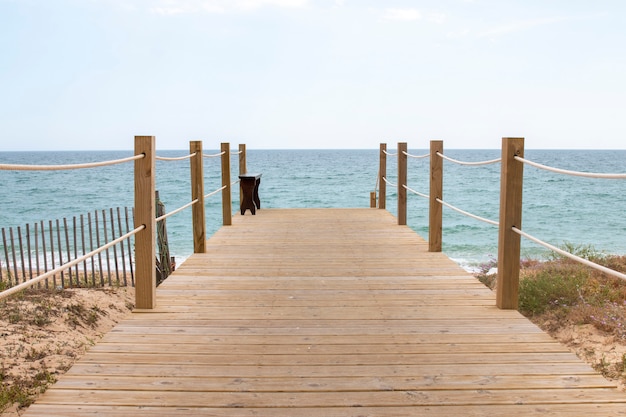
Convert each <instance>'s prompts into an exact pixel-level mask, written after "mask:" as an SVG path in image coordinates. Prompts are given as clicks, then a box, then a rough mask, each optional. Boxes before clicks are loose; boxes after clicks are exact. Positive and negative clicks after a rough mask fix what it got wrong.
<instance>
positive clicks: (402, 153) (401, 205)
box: [398, 142, 407, 226]
mask: <svg viewBox="0 0 626 417" xmlns="http://www.w3.org/2000/svg"><path fill="white" fill-rule="evenodd" d="M406 151H407V146H406V142H398V224H399V225H403V226H404V225H406V205H407V201H406V188H404V187H405V186H406V185H407V172H406V171H407V155H406Z"/></svg>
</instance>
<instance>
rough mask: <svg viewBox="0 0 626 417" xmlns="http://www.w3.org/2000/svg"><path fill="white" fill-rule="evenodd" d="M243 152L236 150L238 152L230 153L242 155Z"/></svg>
mask: <svg viewBox="0 0 626 417" xmlns="http://www.w3.org/2000/svg"><path fill="white" fill-rule="evenodd" d="M242 153H243V152H242V151H236V152H231V153H230V155H231V156H232V155H241V154H242Z"/></svg>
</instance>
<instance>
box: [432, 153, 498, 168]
mask: <svg viewBox="0 0 626 417" xmlns="http://www.w3.org/2000/svg"><path fill="white" fill-rule="evenodd" d="M437 156H439V157H440V158H442V159H445V160H446V161H450V162H454V163H455V164H459V165H469V166H479V165H491V164H497V163H499V162H502V158H496V159H490V160H488V161H477V162H467V161H459V160H458V159H453V158H450V157H449V156H446V155H444V154H442V153H441V152H437Z"/></svg>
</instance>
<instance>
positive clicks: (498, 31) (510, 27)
mask: <svg viewBox="0 0 626 417" xmlns="http://www.w3.org/2000/svg"><path fill="white" fill-rule="evenodd" d="M576 19H580V18H576V17H546V18H539V19H531V20H522V21H518V22H511V23H508V24H506V25H501V26H497V27H494V28H492V29H489V30H487V31H484V32H481V33H479V34H478V37H479V38H485V37H497V36H501V35H506V34H509V33H514V32H521V31H524V30H528V29H530V28H533V27H537V26H545V25H551V24H554V23H559V22H564V21H567V20H576Z"/></svg>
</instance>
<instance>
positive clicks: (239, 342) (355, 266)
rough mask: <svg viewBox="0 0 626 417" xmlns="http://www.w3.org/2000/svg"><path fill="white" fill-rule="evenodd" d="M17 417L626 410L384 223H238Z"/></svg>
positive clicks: (275, 216) (268, 213)
mask: <svg viewBox="0 0 626 417" xmlns="http://www.w3.org/2000/svg"><path fill="white" fill-rule="evenodd" d="M157 301H158V305H157V308H155V309H154V310H145V311H136V312H134V313H133V314H132V315H131V317H129V318H128V319H127V320H125V321H123V322H122V323H120V324H119V325H118V326H116V327H115V328H114V329H113V330H112V331H111V332H110V333H109V334H107V335H106V336H105V337H104V338H103V339H102V341H101V342H100V343H98V344H97V345H96V346H94V347H93V348H92V349H91V350H90V351H89V352H88V353H87V354H86V355H85V356H84V357H83V358H82V359H81V360H79V361H78V362H77V363H76V364H75V365H74V366H73V367H72V368H71V369H70V370H69V371H68V373H67V374H66V375H64V376H63V377H61V378H60V381H59V382H58V383H57V384H55V386H54V387H52V388H51V389H50V390H48V392H46V393H45V394H44V395H42V397H41V398H40V399H39V400H38V401H37V402H36V404H34V405H33V406H31V408H30V409H29V410H28V412H27V413H26V415H27V416H43V415H46V416H95V415H98V416H128V415H133V416H148V415H149V416H182V415H185V416H190V415H192V416H279V417H281V416H324V417H328V416H330V417H333V416H337V417H339V416H485V415H489V416H507V417H508V416H539V415H541V416H567V417H571V416H587V417H591V416H603V417H604V416H617V415H623V413H624V410H625V409H626V395H625V394H624V393H623V392H619V391H617V390H616V389H615V388H614V384H612V383H609V382H607V381H606V380H605V379H604V378H602V377H601V376H600V375H598V374H597V373H596V372H595V371H594V370H593V369H592V368H591V367H590V366H588V365H587V364H585V363H583V362H582V361H581V360H579V359H578V358H577V357H576V356H575V355H573V354H572V353H570V352H569V351H568V350H567V349H566V348H565V347H564V346H562V345H560V344H558V343H557V342H555V341H554V340H552V339H551V338H550V337H549V336H548V335H546V334H545V333H543V332H542V331H541V330H540V329H538V328H537V327H536V326H535V325H534V324H532V323H530V322H529V321H528V320H527V319H526V318H524V317H522V316H521V315H520V314H519V313H518V312H516V311H514V310H500V309H498V308H496V306H495V295H494V294H493V293H492V292H491V291H490V290H489V289H487V288H486V287H484V286H483V285H482V284H480V283H478V282H477V281H476V280H475V279H474V278H473V277H471V276H470V275H469V274H467V273H466V272H465V271H463V270H462V269H461V268H460V267H459V266H458V265H456V264H455V263H454V262H452V261H451V260H449V259H448V258H446V257H445V255H443V254H441V253H433V252H428V245H427V243H426V242H424V241H423V240H422V239H421V238H420V237H419V236H418V235H416V234H415V233H414V232H412V231H411V230H410V229H409V228H407V227H406V226H399V225H397V224H396V221H395V219H394V218H393V217H392V216H391V215H390V214H389V213H388V212H386V211H384V210H372V209H357V210H354V209H293V210H273V209H263V210H260V211H259V212H258V213H257V215H256V216H235V217H234V218H233V225H232V226H229V227H223V228H222V229H220V230H219V231H218V232H217V233H216V234H215V235H214V236H213V237H211V239H209V240H208V242H207V247H206V253H205V254H194V255H193V256H192V257H190V258H189V259H188V260H187V261H186V262H185V263H183V264H182V265H181V266H180V267H179V268H178V269H177V270H176V271H175V272H174V273H173V274H172V275H171V276H170V277H169V278H168V279H167V280H166V281H165V282H164V283H163V284H162V285H161V286H160V287H159V288H158V290H157Z"/></svg>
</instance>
